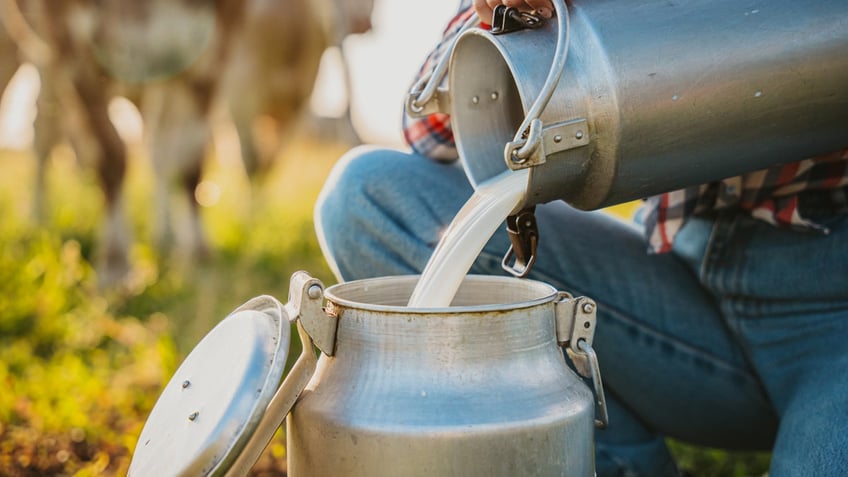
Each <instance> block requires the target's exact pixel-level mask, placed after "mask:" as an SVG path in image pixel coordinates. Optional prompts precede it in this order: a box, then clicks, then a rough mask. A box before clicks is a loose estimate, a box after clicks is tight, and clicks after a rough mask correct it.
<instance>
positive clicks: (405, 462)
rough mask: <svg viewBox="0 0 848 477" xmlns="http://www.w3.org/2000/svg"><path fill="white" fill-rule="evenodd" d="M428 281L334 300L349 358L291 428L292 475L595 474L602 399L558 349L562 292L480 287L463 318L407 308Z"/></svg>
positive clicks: (478, 283)
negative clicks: (597, 410) (557, 307)
mask: <svg viewBox="0 0 848 477" xmlns="http://www.w3.org/2000/svg"><path fill="white" fill-rule="evenodd" d="M416 281H417V277H385V278H379V279H372V280H359V281H355V282H350V283H345V284H340V285H336V286H333V287H330V288H328V289H327V290H326V291H325V296H326V298H327V300H328V305H327V311H328V312H330V313H333V314H335V315H337V316H338V318H339V325H338V326H339V327H338V333H337V336H336V354H335V356H332V357H329V356H322V357H321V358H320V359H319V363H318V368H317V370H316V373H315V376H314V377H313V379H312V381H311V382H310V384H309V385H308V386H307V389H306V390H305V391H304V392H303V394H302V395H301V398H300V400H299V401H298V402H297V404H296V405H295V407H294V409H293V410H292V412H291V414H290V415H289V417H288V419H287V438H288V449H287V454H288V464H289V468H288V470H289V473H290V475H292V476H295V477H297V476H303V475H309V476H325V475H327V476H328V475H334V476H336V475H345V476H360V475H362V476H364V475H369V476H375V475H376V476H390V475H391V476H397V475H405V476H419V475H420V476H425V475H426V476H432V475H486V476H508V475H509V476H514V475H579V476H591V475H593V474H594V463H593V462H594V461H593V457H594V451H593V436H594V434H593V433H594V404H593V398H592V393H591V391H590V390H589V389H588V388H587V387H586V386H585V385H584V384H583V382H582V381H581V380H580V379H579V378H578V377H577V376H576V375H575V374H574V373H573V372H572V371H571V370H570V369H569V368H568V367H567V365H566V363H565V360H564V358H563V353H562V350H561V349H560V348H559V347H558V346H557V341H556V332H555V324H554V300H555V299H556V297H557V296H558V294H557V292H556V290H554V289H553V288H552V287H550V286H549V285H546V284H543V283H539V282H533V281H530V280H519V279H515V278H506V277H479V276H469V277H467V278H466V280H465V282H464V283H463V286H462V287H461V288H460V290H459V292H458V293H457V297H456V300H455V303H454V304H455V305H456V306H453V307H451V308H438V309H426V308H415V309H410V308H406V307H405V306H404V305H405V303H406V302H407V300H408V298H409V295H410V294H411V291H412V288H413V287H414V285H415V283H416Z"/></svg>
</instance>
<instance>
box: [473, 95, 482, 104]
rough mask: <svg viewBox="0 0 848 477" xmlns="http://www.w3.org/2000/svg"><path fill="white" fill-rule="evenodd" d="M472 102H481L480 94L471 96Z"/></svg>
mask: <svg viewBox="0 0 848 477" xmlns="http://www.w3.org/2000/svg"><path fill="white" fill-rule="evenodd" d="M471 102H472V103H474V104H477V103H479V102H480V97H479V96H472V97H471Z"/></svg>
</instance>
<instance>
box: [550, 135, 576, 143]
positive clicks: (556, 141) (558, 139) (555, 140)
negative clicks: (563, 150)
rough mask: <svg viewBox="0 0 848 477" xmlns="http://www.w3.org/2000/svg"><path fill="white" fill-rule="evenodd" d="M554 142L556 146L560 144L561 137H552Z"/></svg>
mask: <svg viewBox="0 0 848 477" xmlns="http://www.w3.org/2000/svg"><path fill="white" fill-rule="evenodd" d="M578 139H579V138H578ZM554 142H555V143H557V144H559V143H561V142H562V136H560V135H559V134H557V135H556V136H554Z"/></svg>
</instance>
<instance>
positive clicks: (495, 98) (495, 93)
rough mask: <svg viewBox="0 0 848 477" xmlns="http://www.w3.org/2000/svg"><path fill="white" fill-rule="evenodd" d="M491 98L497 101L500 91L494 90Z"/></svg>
mask: <svg viewBox="0 0 848 477" xmlns="http://www.w3.org/2000/svg"><path fill="white" fill-rule="evenodd" d="M490 98H492V101H496V100H497V99H498V92H497V91H492V95H491V96H490Z"/></svg>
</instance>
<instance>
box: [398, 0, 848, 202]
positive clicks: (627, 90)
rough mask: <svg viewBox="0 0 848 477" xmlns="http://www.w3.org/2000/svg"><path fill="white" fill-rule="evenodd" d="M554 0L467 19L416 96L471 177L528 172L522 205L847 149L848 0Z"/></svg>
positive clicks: (613, 198)
mask: <svg viewBox="0 0 848 477" xmlns="http://www.w3.org/2000/svg"><path fill="white" fill-rule="evenodd" d="M554 6H555V8H556V20H555V21H554V20H550V21H546V22H543V21H542V20H541V19H539V18H534V17H532V16H529V15H527V14H523V13H520V12H518V11H516V10H512V9H505V8H503V7H501V8H500V10H496V12H495V18H494V19H493V21H492V24H493V25H492V29H491V31H486V30H483V29H480V28H475V27H474V24H473V23H471V22H470V23H469V24H466V26H465V30H466V31H465V32H464V33H462V34H461V35H460V36H459V38H458V39H457V41H456V43H455V44H454V45H453V53H452V55H445V57H444V61H443V62H442V63H440V64H438V65H437V66H436V67H435V68H434V70H433V71H432V73H431V74H430V75H429V76H425V77H424V78H423V80H422V81H420V82H419V84H416V85H415V86H414V87H413V89H412V91H411V92H410V95H409V98H408V100H407V111H408V112H410V114H413V115H427V114H430V113H432V112H437V111H441V112H444V113H448V114H450V115H451V125H452V128H453V131H454V133H455V139H456V144H457V148H458V151H459V155H460V159H461V161H462V164H463V166H464V168H465V172H466V174H467V175H468V177H469V179H470V181H471V182H472V184H474V185H476V184H479V183H480V182H482V181H484V180H486V179H489V178H491V177H493V176H495V175H497V174H499V173H501V172H503V171H506V170H510V169H511V170H518V169H525V168H529V169H530V171H531V172H530V175H529V179H528V184H527V191H526V194H525V204H524V205H525V206H532V205H534V204H538V203H544V202H549V201H551V200H555V199H563V200H565V201H566V202H568V203H569V204H571V205H572V206H574V207H577V208H580V209H585V210H589V209H597V208H601V207H605V206H608V205H613V204H617V203H621V202H626V201H629V200H633V199H638V198H642V197H646V196H650V195H655V194H658V193H662V192H666V191H669V190H674V189H678V188H681V187H684V186H689V185H695V184H701V183H706V182H709V181H713V180H717V179H721V178H725V177H732V176H735V175H738V174H742V173H745V172H749V171H753V170H757V169H762V168H765V167H768V166H771V165H774V164H779V163H781V162H791V161H798V160H801V159H804V158H807V157H812V156H815V155H819V154H825V153H828V152H832V151H835V150H838V149H840V148H843V147H846V146H848V54H846V52H848V4H846V2H845V0H812V1H806V2H799V1H797V0H747V1H744V2H739V1H738V0H686V1H682V2H680V1H668V0H640V1H639V2H638V4H633V3H632V2H626V1H621V0H569V1H568V2H567V4H566V2H564V1H563V0H554ZM448 60H449V61H450V63H449V64H448V62H447V61H448ZM446 75H447V77H448V82H447V83H448V84H447V88H444V86H443V84H442V83H444V82H443V81H442V80H443V78H444V77H445V76H446Z"/></svg>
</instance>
